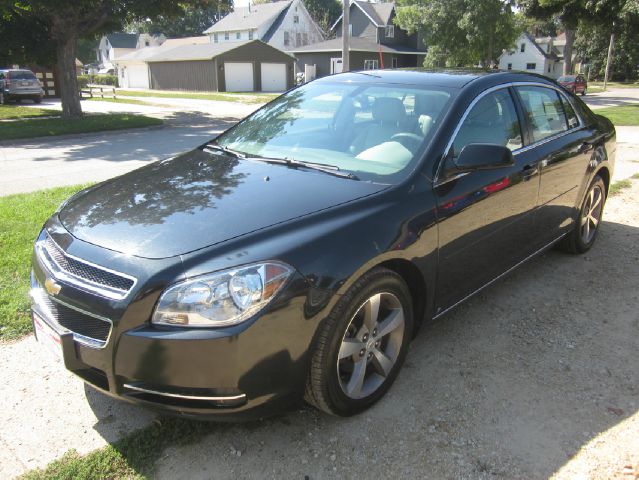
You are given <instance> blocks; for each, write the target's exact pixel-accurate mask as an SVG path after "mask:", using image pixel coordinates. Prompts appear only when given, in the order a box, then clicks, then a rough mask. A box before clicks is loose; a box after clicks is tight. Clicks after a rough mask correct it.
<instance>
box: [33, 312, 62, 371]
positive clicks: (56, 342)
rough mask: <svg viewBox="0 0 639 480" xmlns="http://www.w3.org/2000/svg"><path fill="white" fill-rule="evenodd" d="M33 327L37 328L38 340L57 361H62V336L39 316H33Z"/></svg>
mask: <svg viewBox="0 0 639 480" xmlns="http://www.w3.org/2000/svg"><path fill="white" fill-rule="evenodd" d="M33 326H34V327H35V328H34V329H35V335H36V340H38V343H40V344H41V345H44V347H45V348H46V349H47V350H49V351H50V352H51V353H52V354H53V355H54V356H55V358H56V359H57V360H61V359H62V341H61V340H60V335H58V334H57V333H56V332H55V330H53V329H52V328H51V327H50V326H49V325H47V323H46V322H45V321H44V320H42V318H40V317H39V316H38V314H36V313H34V314H33Z"/></svg>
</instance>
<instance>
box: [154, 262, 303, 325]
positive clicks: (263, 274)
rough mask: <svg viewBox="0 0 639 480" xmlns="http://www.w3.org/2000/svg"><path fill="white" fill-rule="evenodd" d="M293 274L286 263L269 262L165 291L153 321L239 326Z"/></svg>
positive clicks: (179, 285) (228, 271)
mask: <svg viewBox="0 0 639 480" xmlns="http://www.w3.org/2000/svg"><path fill="white" fill-rule="evenodd" d="M292 272H293V269H292V268H291V267H289V266H288V265H285V264H283V263H279V262H265V263H257V264H255V265H248V266H244V267H239V268H236V269H232V270H225V271H222V272H218V273H214V274H211V275H204V276H201V277H197V278H193V279H191V280H186V281H184V282H180V283H177V284H175V285H173V286H171V287H169V288H167V289H166V290H165V291H164V293H163V294H162V296H161V297H160V300H159V302H158V305H157V307H156V308H155V312H154V313H153V319H152V320H151V321H152V323H154V324H157V325H184V326H189V327H224V326H228V325H236V324H238V323H241V322H243V321H244V320H246V319H248V318H249V317H251V316H252V315H254V314H255V313H257V312H258V311H259V310H261V309H262V308H264V307H265V306H266V305H267V304H268V302H269V301H270V300H271V299H272V298H273V297H274V296H275V295H276V294H277V292H278V291H279V290H280V289H281V288H282V287H283V286H284V284H285V283H286V280H287V279H288V277H289V276H290V275H291V273H292Z"/></svg>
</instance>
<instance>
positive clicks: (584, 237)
mask: <svg viewBox="0 0 639 480" xmlns="http://www.w3.org/2000/svg"><path fill="white" fill-rule="evenodd" d="M605 203H606V184H605V183H604V181H603V179H602V178H601V177H600V176H599V175H597V176H595V178H593V180H592V182H591V183H590V186H589V187H588V190H587V191H586V195H585V196H584V199H583V201H582V203H581V208H580V209H579V218H578V219H577V223H576V225H575V227H574V228H573V230H572V231H571V232H570V233H569V234H568V235H566V236H565V237H564V238H563V239H562V241H561V242H560V243H559V247H560V248H561V249H562V250H563V251H565V252H568V253H572V254H581V253H586V252H587V251H588V250H590V248H591V247H592V246H593V245H594V243H595V240H596V239H597V233H599V226H600V225H601V221H602V218H603V209H604V205H605Z"/></svg>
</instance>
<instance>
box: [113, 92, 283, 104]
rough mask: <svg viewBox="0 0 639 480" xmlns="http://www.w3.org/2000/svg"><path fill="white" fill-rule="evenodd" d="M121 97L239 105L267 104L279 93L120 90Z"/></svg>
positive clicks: (118, 93)
mask: <svg viewBox="0 0 639 480" xmlns="http://www.w3.org/2000/svg"><path fill="white" fill-rule="evenodd" d="M117 95H118V96H120V97H155V98H192V99H195V100H218V101H223V102H239V103H266V102H270V101H271V100H273V99H274V98H275V97H277V96H278V94H277V93H195V92H191V93H181V92H175V93H173V92H154V91H143V92H142V91H131V90H118V91H117Z"/></svg>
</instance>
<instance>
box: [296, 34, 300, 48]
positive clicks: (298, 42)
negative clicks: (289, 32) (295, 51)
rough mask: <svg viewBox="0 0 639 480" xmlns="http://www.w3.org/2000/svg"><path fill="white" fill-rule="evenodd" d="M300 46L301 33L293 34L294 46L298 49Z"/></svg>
mask: <svg viewBox="0 0 639 480" xmlns="http://www.w3.org/2000/svg"><path fill="white" fill-rule="evenodd" d="M301 44H302V34H301V33H296V34H295V46H296V47H299V46H300V45H301Z"/></svg>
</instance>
